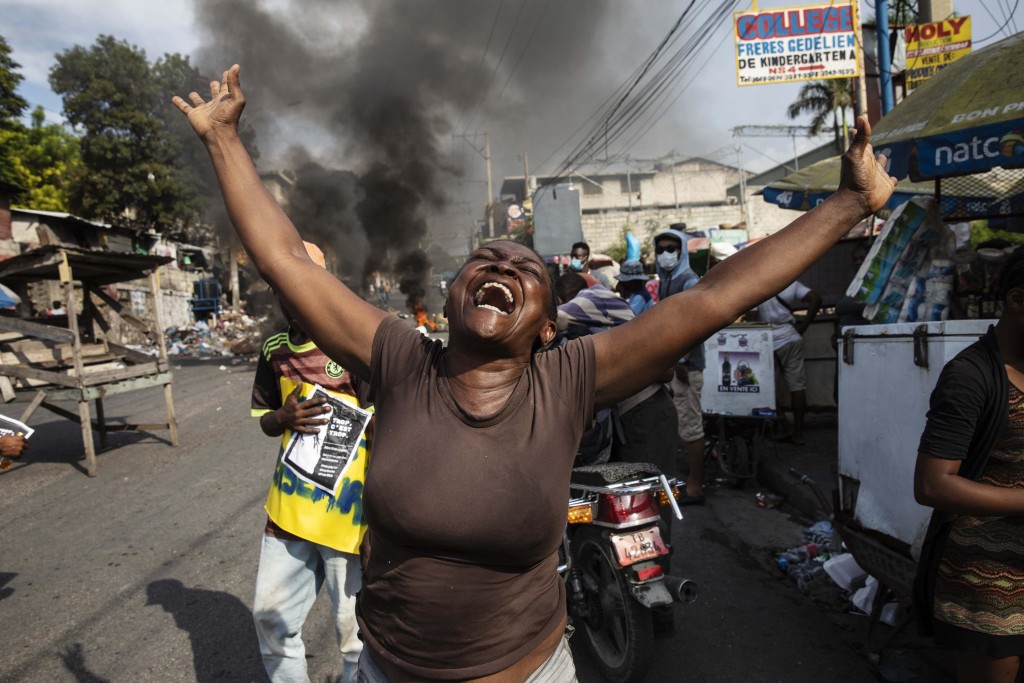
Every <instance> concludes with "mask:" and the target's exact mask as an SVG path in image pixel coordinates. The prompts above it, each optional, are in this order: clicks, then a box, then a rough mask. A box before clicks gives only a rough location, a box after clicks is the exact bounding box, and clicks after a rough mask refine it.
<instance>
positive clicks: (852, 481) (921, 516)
mask: <svg viewBox="0 0 1024 683" xmlns="http://www.w3.org/2000/svg"><path fill="white" fill-rule="evenodd" d="M994 323H995V321H994V320H949V321H945V322H932V323H896V324H891V325H863V326H858V327H847V328H844V329H843V331H842V335H841V338H840V339H839V350H838V355H839V358H838V359H837V362H838V364H839V493H840V501H841V507H842V509H843V510H845V511H847V512H848V513H852V516H853V518H854V520H855V521H856V522H857V523H858V524H859V525H860V526H861V527H863V528H864V529H866V530H871V531H874V532H878V533H879V534H883V535H885V536H888V537H890V538H892V539H896V540H898V541H900V542H902V543H904V544H906V546H907V547H908V548H913V550H912V554H913V555H914V556H915V557H916V555H917V549H918V548H919V546H920V543H921V541H922V540H923V539H922V537H923V534H924V530H925V527H926V526H927V523H928V519H929V517H930V515H931V512H932V509H931V508H929V507H924V506H921V505H918V504H917V502H916V501H915V500H914V466H915V462H916V460H917V447H918V442H919V441H920V438H921V432H922V431H923V430H924V425H925V416H926V414H927V412H928V399H929V397H930V396H931V392H932V389H933V388H934V387H935V383H936V381H938V378H939V373H940V372H941V371H942V368H943V366H944V365H945V364H946V363H947V362H949V361H950V360H952V359H953V357H954V356H956V355H957V354H958V353H959V352H960V351H962V350H963V349H965V348H966V347H967V346H969V345H971V344H973V343H974V342H975V341H977V340H978V338H979V337H981V336H982V335H983V334H985V331H986V330H988V328H989V326H990V325H992V324H994ZM865 569H867V568H866V567H865Z"/></svg>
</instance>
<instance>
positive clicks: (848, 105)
mask: <svg viewBox="0 0 1024 683" xmlns="http://www.w3.org/2000/svg"><path fill="white" fill-rule="evenodd" d="M852 108H853V79H850V78H830V79H828V80H823V81H810V82H809V83H805V84H804V85H803V87H801V88H800V93H799V94H798V95H797V99H796V101H795V102H793V104H791V105H789V109H788V110H787V113H788V114H789V118H791V119H796V118H799V117H801V116H803V115H804V114H810V115H811V125H810V128H811V135H819V134H821V133H823V132H824V131H825V130H826V129H827V127H828V124H829V119H830V118H831V120H832V133H833V135H834V136H835V141H836V150H837V152H838V153H839V154H842V153H843V151H845V150H846V147H847V146H848V145H849V137H850V128H849V124H848V123H847V121H846V110H847V109H852Z"/></svg>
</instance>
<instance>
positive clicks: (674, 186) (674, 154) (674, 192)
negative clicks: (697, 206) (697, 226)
mask: <svg viewBox="0 0 1024 683" xmlns="http://www.w3.org/2000/svg"><path fill="white" fill-rule="evenodd" d="M671 161H672V194H673V195H675V198H676V213H678V212H679V190H678V189H677V188H676V151H675V150H672V157H671Z"/></svg>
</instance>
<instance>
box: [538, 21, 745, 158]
mask: <svg viewBox="0 0 1024 683" xmlns="http://www.w3.org/2000/svg"><path fill="white" fill-rule="evenodd" d="M694 4H695V3H691V4H690V5H689V6H687V8H686V10H685V11H684V13H683V16H682V17H680V21H679V22H676V24H675V25H674V26H673V31H670V33H669V35H668V36H666V39H664V40H663V41H662V42H661V44H659V46H658V48H657V49H656V50H655V52H654V53H653V54H652V56H651V57H650V58H648V60H646V61H645V64H644V65H643V67H642V68H641V70H640V75H643V74H645V73H647V72H648V71H649V70H650V68H651V67H652V66H653V64H654V62H655V61H657V60H658V58H659V57H660V56H661V53H662V52H663V51H664V47H665V46H666V45H668V44H669V42H671V41H675V40H677V39H678V40H682V38H679V37H678V36H675V35H674V29H675V28H676V27H677V26H678V25H679V24H680V23H681V20H682V19H685V18H686V17H687V15H688V14H689V13H690V12H691V10H692V9H693V8H694ZM736 4H738V2H732V3H721V4H719V5H718V8H717V10H715V11H713V12H712V13H711V15H710V16H708V17H707V19H706V20H705V22H704V23H703V25H701V26H699V27H697V28H696V29H695V30H694V31H693V34H694V35H692V36H691V37H689V38H687V39H686V40H685V41H684V42H683V44H682V45H681V46H680V47H679V48H678V49H677V51H676V52H675V53H674V54H673V55H672V56H671V57H669V58H667V60H666V62H665V63H664V64H663V65H662V66H661V67H660V68H659V70H658V71H657V72H656V73H655V74H654V75H653V76H651V77H650V78H649V80H648V81H647V82H646V83H644V84H643V85H639V83H640V79H634V80H633V83H632V84H631V85H630V87H629V89H628V90H627V91H626V93H625V95H624V96H623V97H622V98H620V101H619V103H618V104H617V105H616V106H615V107H614V108H611V109H608V110H606V111H607V113H604V114H603V116H602V120H601V122H599V124H598V125H597V126H595V127H594V128H593V129H592V132H591V134H590V135H589V136H588V137H587V138H586V140H585V141H584V142H582V143H580V144H578V145H577V146H576V148H575V149H574V150H573V152H572V153H571V154H570V155H569V156H568V157H567V158H566V159H565V160H564V161H563V162H562V164H561V165H560V166H559V168H558V170H557V171H556V172H555V173H554V174H553V175H554V177H555V178H557V177H560V176H563V175H564V174H565V173H566V172H570V171H571V169H572V168H574V167H575V166H577V165H579V164H581V163H586V162H587V161H588V160H589V159H592V158H593V157H594V155H595V152H596V151H597V150H598V149H600V148H602V147H603V148H604V149H605V150H606V155H607V150H608V149H609V148H610V147H611V145H612V144H614V143H615V142H616V141H617V140H618V139H619V138H620V137H622V136H623V135H625V134H626V133H627V132H629V131H630V130H634V131H635V130H636V128H635V126H636V124H637V123H638V122H639V121H641V119H642V117H644V116H645V115H646V116H648V119H647V121H646V122H645V123H644V124H643V125H644V127H646V128H647V129H649V128H650V127H651V126H652V125H653V123H654V122H656V121H657V120H658V119H659V118H660V117H661V116H662V115H663V114H664V112H662V113H657V114H651V113H650V112H651V110H652V108H657V107H660V106H663V103H664V102H665V101H666V100H667V99H668V98H669V97H670V95H671V92H670V90H669V87H670V86H671V84H672V83H674V82H676V81H677V80H678V77H679V76H680V74H681V73H682V72H683V71H684V69H686V68H687V67H688V66H689V65H690V63H691V62H692V61H693V59H694V58H695V56H696V55H697V54H698V53H699V51H700V50H701V49H702V48H703V47H704V46H705V45H706V44H707V42H708V40H709V38H710V36H711V35H713V33H714V28H716V26H717V25H718V24H720V22H721V21H723V20H724V19H725V18H727V17H728V15H729V13H730V12H731V11H732V9H733V7H732V6H734V5H736ZM709 5H713V3H709V2H704V3H702V5H701V7H700V8H699V9H698V14H699V13H700V12H701V11H702V10H704V9H706V8H707V7H708V6H709ZM692 25H693V24H691V26H692ZM669 106H671V105H669Z"/></svg>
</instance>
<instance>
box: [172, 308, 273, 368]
mask: <svg viewBox="0 0 1024 683" xmlns="http://www.w3.org/2000/svg"><path fill="white" fill-rule="evenodd" d="M264 321H265V319H264V318H254V317H250V316H248V315H246V314H245V313H233V312H231V311H225V312H223V313H222V314H221V315H220V316H219V317H217V316H214V317H211V318H210V319H209V321H203V320H198V321H196V323H195V324H193V325H190V326H188V327H170V328H168V329H167V353H168V354H170V355H172V356H190V357H193V358H199V357H208V356H251V355H254V354H256V353H258V352H259V345H260V341H261V339H262V332H261V326H262V324H263V322H264Z"/></svg>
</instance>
